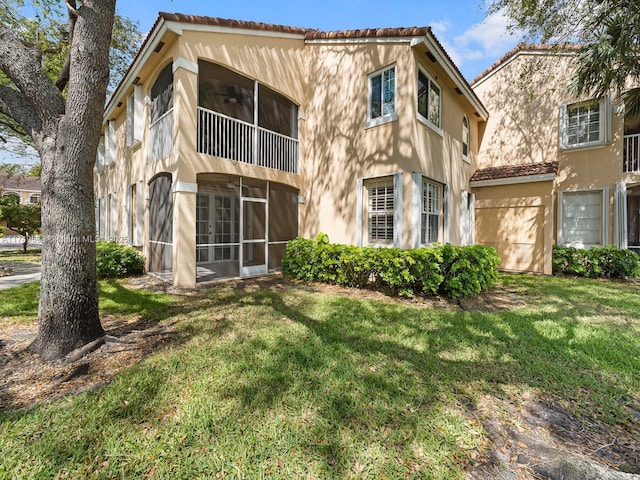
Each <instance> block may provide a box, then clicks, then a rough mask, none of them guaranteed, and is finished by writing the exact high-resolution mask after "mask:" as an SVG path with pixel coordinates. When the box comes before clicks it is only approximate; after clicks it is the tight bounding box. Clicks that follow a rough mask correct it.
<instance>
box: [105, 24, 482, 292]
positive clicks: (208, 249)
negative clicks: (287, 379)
mask: <svg viewBox="0 0 640 480" xmlns="http://www.w3.org/2000/svg"><path fill="white" fill-rule="evenodd" d="M487 119H488V113H487V110H486V108H485V107H484V106H483V104H482V103H481V101H480V100H479V99H478V97H477V95H476V93H474V91H473V90H472V89H471V87H470V86H469V84H468V83H467V82H466V81H465V79H464V78H463V76H462V75H461V73H460V72H459V70H458V69H457V68H456V66H455V65H454V64H453V62H452V61H451V59H450V57H449V56H448V55H447V53H446V52H445V51H444V49H443V48H442V46H441V44H440V43H439V42H438V40H437V39H436V38H435V37H434V36H433V34H432V32H431V30H430V29H429V28H427V27H424V28H408V29H394V28H389V29H372V30H357V31H340V32H322V31H317V30H309V29H304V28H294V27H284V26H277V25H268V24H261V23H253V22H241V21H231V20H223V19H218V18H209V17H198V16H190V15H181V14H167V13H161V14H160V15H159V18H158V20H157V22H156V23H155V25H154V27H153V28H152V30H151V32H150V33H149V35H148V37H147V39H146V40H145V42H144V44H143V46H142V48H141V50H140V51H139V53H138V55H137V57H136V59H135V60H134V62H133V64H132V65H131V67H130V69H129V71H128V73H127V74H126V76H125V78H124V79H123V80H122V82H121V84H120V86H119V87H118V89H117V90H116V92H115V94H114V95H113V97H112V98H111V100H110V102H109V103H108V105H107V107H106V112H105V117H104V120H105V122H104V131H103V133H104V136H103V140H102V141H101V145H100V149H99V152H98V159H97V162H96V173H95V188H96V198H97V199H98V200H97V205H96V223H97V228H98V234H99V236H100V237H102V238H112V239H118V240H120V241H127V242H128V243H130V244H132V245H135V246H138V247H139V248H140V249H141V250H142V251H143V253H144V254H145V255H146V257H147V259H148V269H149V270H150V271H152V272H158V273H160V274H164V275H166V276H167V277H171V278H172V281H173V283H174V284H175V285H181V286H192V285H194V284H195V283H196V282H199V281H207V280H213V279H218V278H229V277H243V276H249V275H255V274H261V273H265V272H268V271H272V270H275V269H277V268H278V267H279V265H280V260H281V258H282V256H283V252H284V247H285V245H286V242H287V241H288V240H290V239H292V238H294V237H296V236H297V235H301V236H305V237H315V236H316V235H317V234H318V233H319V232H324V233H327V234H328V235H329V237H330V239H331V241H332V242H341V243H349V244H356V245H377V246H397V247H401V248H410V247H417V246H420V245H429V244H433V243H435V242H451V243H454V244H467V243H471V242H473V241H474V238H473V237H474V194H473V193H471V191H470V187H469V180H470V178H471V176H472V175H473V173H474V172H475V170H476V167H477V165H476V162H477V156H478V149H479V144H480V134H481V132H482V131H483V130H484V128H485V127H484V124H485V122H486V121H487Z"/></svg>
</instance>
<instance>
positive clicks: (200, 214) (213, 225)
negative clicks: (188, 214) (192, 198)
mask: <svg viewBox="0 0 640 480" xmlns="http://www.w3.org/2000/svg"><path fill="white" fill-rule="evenodd" d="M239 210H240V206H239V202H238V200H237V198H235V197H234V196H231V195H220V194H215V193H208V192H202V193H201V192H199V193H198V194H197V197H196V247H197V248H196V261H197V263H215V262H228V261H237V260H238V256H239V255H238V248H239V246H240V242H239V235H240V227H239V223H240V212H239Z"/></svg>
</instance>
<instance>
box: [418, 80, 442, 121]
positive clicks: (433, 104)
mask: <svg viewBox="0 0 640 480" xmlns="http://www.w3.org/2000/svg"><path fill="white" fill-rule="evenodd" d="M440 96H441V95H440V87H439V86H438V85H437V84H436V83H435V82H434V81H433V80H431V78H430V77H429V76H428V75H427V74H426V73H425V72H424V71H423V70H422V69H418V119H419V120H421V121H422V122H423V123H425V124H426V125H427V126H429V127H432V128H435V129H436V130H438V131H440V117H441V101H440Z"/></svg>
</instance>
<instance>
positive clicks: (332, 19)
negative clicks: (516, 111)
mask: <svg viewBox="0 0 640 480" xmlns="http://www.w3.org/2000/svg"><path fill="white" fill-rule="evenodd" d="M486 2H487V0H432V1H425V0H393V1H389V0H386V1H382V0H295V1H294V0H225V1H219V0H133V1H131V0H120V1H118V3H117V9H118V13H120V14H121V15H123V16H125V17H128V18H130V19H131V20H135V21H138V22H139V24H140V30H141V31H142V32H144V33H145V35H146V33H148V32H149V30H150V29H151V27H152V26H153V24H154V23H155V21H156V19H157V18H158V12H160V11H163V12H172V13H173V12H178V13H185V14H194V15H206V16H210V17H221V18H229V19H234V20H252V21H257V22H264V23H274V24H280V25H289V26H296V27H306V28H316V29H319V30H325V31H327V30H353V29H361V28H376V27H378V28H382V27H412V26H430V27H431V28H432V31H433V33H434V34H435V35H436V37H437V38H438V40H439V41H440V43H442V45H443V46H444V48H445V50H446V51H447V53H448V54H449V56H450V57H451V58H452V60H453V61H454V62H455V64H456V65H457V66H458V68H459V69H460V71H461V72H462V74H463V75H464V76H465V78H466V79H467V80H472V79H473V78H475V77H476V76H477V75H478V74H480V73H481V72H482V71H484V70H485V69H486V68H488V67H489V66H491V65H492V64H493V63H494V62H495V61H496V60H498V59H499V58H501V57H502V56H503V55H504V54H505V53H507V52H508V51H509V50H511V49H512V48H513V47H514V46H515V45H516V44H517V43H518V41H519V38H518V37H516V36H513V35H509V34H507V22H506V19H505V18H504V17H502V16H500V15H494V16H491V17H486ZM3 150H4V151H3ZM36 161H37V157H35V156H33V155H31V156H26V157H25V156H22V155H18V154H12V153H10V152H7V151H6V149H2V148H0V163H23V164H26V165H29V164H33V163H35V162H36Z"/></svg>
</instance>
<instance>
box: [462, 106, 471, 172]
mask: <svg viewBox="0 0 640 480" xmlns="http://www.w3.org/2000/svg"><path fill="white" fill-rule="evenodd" d="M469 139H470V135H469V119H468V118H467V116H466V115H465V116H464V117H462V158H463V159H464V160H465V161H467V162H471V159H470V158H469Z"/></svg>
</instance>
